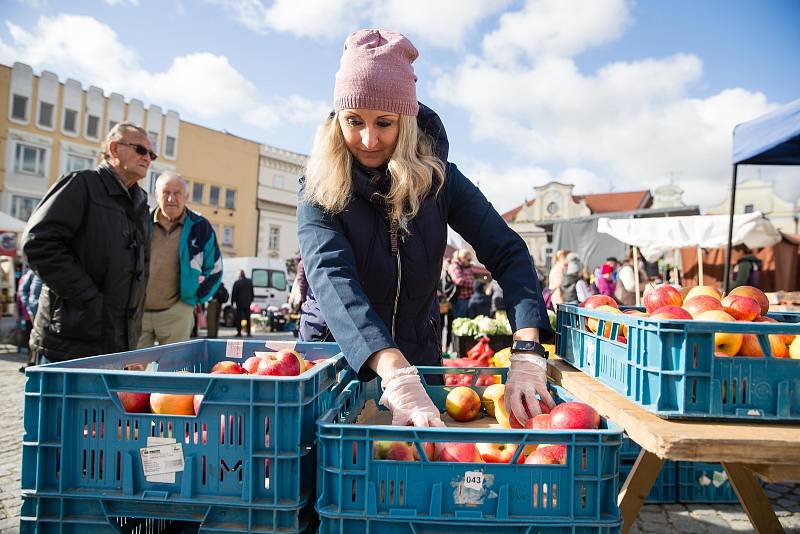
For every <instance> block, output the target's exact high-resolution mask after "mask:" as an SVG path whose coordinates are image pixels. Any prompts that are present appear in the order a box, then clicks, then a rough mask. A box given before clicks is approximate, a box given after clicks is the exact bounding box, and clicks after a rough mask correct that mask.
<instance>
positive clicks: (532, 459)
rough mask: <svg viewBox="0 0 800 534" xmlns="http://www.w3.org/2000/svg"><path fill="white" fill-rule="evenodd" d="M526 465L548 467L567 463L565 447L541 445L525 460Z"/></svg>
mask: <svg viewBox="0 0 800 534" xmlns="http://www.w3.org/2000/svg"><path fill="white" fill-rule="evenodd" d="M525 463H526V464H534V465H548V464H565V463H567V446H566V445H549V444H542V445H539V446H538V447H536V450H535V451H533V452H531V453H530V454H529V455H528V457H527V458H526V459H525Z"/></svg>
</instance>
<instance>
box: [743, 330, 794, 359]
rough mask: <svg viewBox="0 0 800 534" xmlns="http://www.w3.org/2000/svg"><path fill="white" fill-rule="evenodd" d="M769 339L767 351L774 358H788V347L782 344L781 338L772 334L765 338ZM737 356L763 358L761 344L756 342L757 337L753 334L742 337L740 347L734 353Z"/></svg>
mask: <svg viewBox="0 0 800 534" xmlns="http://www.w3.org/2000/svg"><path fill="white" fill-rule="evenodd" d="M767 339H769V350H770V351H771V352H772V356H773V357H775V358H788V357H789V347H787V346H786V343H784V342H783V336H779V335H777V334H772V335H770V336H767ZM736 355H737V356H764V351H763V350H761V344H760V343H759V342H758V337H757V336H755V335H753V334H743V335H742V346H741V348H739V351H738V352H737V353H736Z"/></svg>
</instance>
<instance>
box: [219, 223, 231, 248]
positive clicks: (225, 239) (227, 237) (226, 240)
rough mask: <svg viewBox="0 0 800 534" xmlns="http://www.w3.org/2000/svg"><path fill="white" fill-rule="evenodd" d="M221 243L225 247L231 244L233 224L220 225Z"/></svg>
mask: <svg viewBox="0 0 800 534" xmlns="http://www.w3.org/2000/svg"><path fill="white" fill-rule="evenodd" d="M222 245H223V246H225V247H232V246H233V226H223V227H222Z"/></svg>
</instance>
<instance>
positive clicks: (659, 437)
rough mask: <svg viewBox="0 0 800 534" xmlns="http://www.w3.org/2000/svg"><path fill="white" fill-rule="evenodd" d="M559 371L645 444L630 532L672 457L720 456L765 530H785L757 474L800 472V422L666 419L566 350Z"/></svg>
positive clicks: (772, 478)
mask: <svg viewBox="0 0 800 534" xmlns="http://www.w3.org/2000/svg"><path fill="white" fill-rule="evenodd" d="M549 372H550V377H551V379H552V380H553V381H554V382H555V383H557V384H559V385H561V386H562V387H564V388H565V389H566V390H568V391H569V392H571V393H572V394H574V395H575V397H577V398H578V399H580V400H582V401H583V402H586V403H587V404H590V405H591V406H593V407H594V408H595V409H596V410H597V411H598V412H599V413H600V414H601V415H603V416H605V417H607V418H609V419H611V420H612V421H614V422H615V423H617V424H619V425H620V426H622V427H623V428H624V429H625V431H626V432H627V433H628V435H629V436H630V438H631V439H632V440H633V441H635V442H636V443H638V444H639V445H640V446H641V447H642V450H641V452H640V453H639V457H638V458H637V460H636V463H635V464H634V466H633V469H632V470H631V472H630V474H629V475H628V478H627V480H625V484H624V485H623V486H622V490H621V491H620V494H619V498H618V502H619V507H620V510H621V512H622V518H623V521H624V523H623V527H622V532H623V534H624V533H626V532H628V530H629V529H630V528H631V526H633V523H634V520H635V519H636V516H637V515H639V510H640V509H641V507H642V504H643V503H644V499H645V497H646V496H647V494H648V493H649V492H650V488H651V487H652V486H653V483H654V482H655V480H656V478H657V477H658V473H659V471H661V466H662V464H663V463H664V460H683V461H694V462H715V463H717V462H719V463H721V464H722V465H723V467H724V468H725V472H726V473H727V475H728V479H729V480H730V482H731V485H732V486H733V489H734V490H735V491H736V494H737V495H738V497H739V501H740V502H741V503H742V507H743V508H744V510H745V512H746V513H747V515H748V517H749V518H750V521H751V523H752V524H753V526H754V527H755V530H756V532H758V533H759V534H766V533H770V534H772V533H775V532H783V527H782V526H781V524H780V522H779V521H778V518H777V516H776V515H775V512H774V511H773V509H772V506H771V504H770V502H769V500H768V499H767V496H766V495H765V494H764V490H763V489H762V488H761V485H760V484H759V483H758V480H757V479H756V476H755V475H758V476H759V477H761V478H763V479H764V480H766V481H767V482H780V481H798V480H800V425H784V424H773V423H764V424H753V423H738V422H737V423H728V422H718V421H714V422H705V421H675V420H666V419H661V418H660V417H658V416H656V415H653V414H652V413H650V412H648V411H647V410H645V409H643V408H641V407H639V406H638V405H636V404H634V403H632V402H631V401H629V400H628V399H626V398H625V397H623V396H622V395H620V394H619V393H617V392H616V391H614V390H612V389H611V388H609V387H607V386H605V385H603V384H601V383H600V382H598V381H597V380H595V379H594V378H592V377H590V376H588V375H586V374H584V373H583V372H581V371H580V370H578V369H575V368H574V367H572V366H570V365H569V364H567V363H566V362H564V361H563V360H560V359H559V358H558V357H556V358H552V359H551V361H550V368H549Z"/></svg>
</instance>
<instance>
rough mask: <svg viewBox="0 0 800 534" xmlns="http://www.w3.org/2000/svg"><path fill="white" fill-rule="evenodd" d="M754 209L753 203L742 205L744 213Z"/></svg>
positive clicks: (751, 211)
mask: <svg viewBox="0 0 800 534" xmlns="http://www.w3.org/2000/svg"><path fill="white" fill-rule="evenodd" d="M753 211H755V206H753V204H745V205H744V212H745V213H753Z"/></svg>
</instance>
